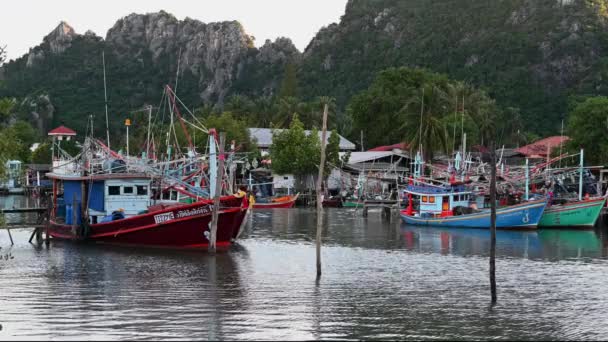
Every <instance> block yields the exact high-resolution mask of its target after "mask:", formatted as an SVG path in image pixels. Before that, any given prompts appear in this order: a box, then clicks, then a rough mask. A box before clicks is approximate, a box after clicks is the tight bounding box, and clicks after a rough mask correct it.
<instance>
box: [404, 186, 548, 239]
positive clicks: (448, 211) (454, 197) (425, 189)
mask: <svg viewBox="0 0 608 342" xmlns="http://www.w3.org/2000/svg"><path fill="white" fill-rule="evenodd" d="M405 192H406V193H407V194H408V207H407V209H405V210H402V211H401V218H402V219H403V221H404V222H405V223H406V224H409V225H422V226H437V227H450V228H456V227H461V228H485V229H489V228H490V215H491V213H490V209H482V210H477V209H475V208H471V206H470V203H471V200H472V195H473V194H472V192H471V191H467V190H466V189H465V188H464V186H462V185H450V186H449V187H439V186H431V185H409V186H408V187H407V188H406V190H405ZM414 197H416V198H417V199H419V203H420V205H419V209H418V210H414V209H413V202H414ZM546 204H547V201H546V200H545V199H541V200H533V201H527V202H523V203H521V204H517V205H511V206H505V207H502V208H498V209H497V210H496V228H499V229H508V228H511V229H535V228H536V227H537V225H538V222H539V221H540V218H541V216H542V214H543V211H544V209H545V206H546Z"/></svg>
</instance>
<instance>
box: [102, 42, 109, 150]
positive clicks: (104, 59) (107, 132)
mask: <svg viewBox="0 0 608 342" xmlns="http://www.w3.org/2000/svg"><path fill="white" fill-rule="evenodd" d="M101 59H102V61H103V97H104V102H105V105H106V143H107V145H108V150H109V149H110V125H109V123H108V91H107V88H106V56H105V52H104V51H101Z"/></svg>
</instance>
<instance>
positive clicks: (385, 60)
mask: <svg viewBox="0 0 608 342" xmlns="http://www.w3.org/2000/svg"><path fill="white" fill-rule="evenodd" d="M279 29H280V28H279ZM253 43H254V41H253V37H251V36H249V35H248V34H247V33H246V32H245V30H244V28H243V27H242V26H241V25H240V24H239V23H238V22H236V21H228V22H218V23H202V22H200V21H198V20H194V19H190V18H186V19H184V20H177V19H176V18H175V17H173V16H172V15H171V14H168V13H166V12H163V11H161V12H158V13H148V14H131V15H128V16H126V17H124V18H122V19H120V20H118V21H117V22H116V24H115V25H114V26H113V27H112V28H111V29H110V30H109V31H108V32H107V34H106V36H105V38H102V37H99V36H97V35H95V34H94V33H92V32H87V33H85V34H77V33H75V32H74V30H73V29H72V28H71V27H70V26H69V25H68V24H67V23H63V22H62V23H61V24H60V25H59V26H58V27H57V28H56V29H54V30H53V31H52V32H51V33H50V34H49V35H48V36H46V37H45V38H44V39H43V42H42V43H41V44H40V45H39V46H36V47H34V48H32V49H31V50H30V52H29V53H28V54H26V55H24V56H22V57H21V58H18V59H17V60H14V61H9V62H7V63H5V64H4V65H3V66H2V67H1V68H0V97H2V96H16V97H19V98H26V97H27V98H30V99H36V98H39V97H40V96H41V95H42V96H43V97H42V98H44V99H47V98H48V99H50V101H51V102H52V108H53V109H54V114H53V115H50V116H51V117H52V118H53V119H52V120H53V123H54V124H59V123H61V122H63V123H65V124H67V125H69V126H72V127H73V128H75V129H78V130H84V126H85V125H86V119H85V117H86V116H88V115H90V114H93V115H97V116H98V117H100V118H101V117H102V115H103V108H104V97H103V74H102V71H103V69H102V51H104V52H105V61H106V69H107V85H108V102H109V108H110V115H111V116H112V120H111V123H112V124H113V125H115V127H117V128H118V127H120V125H121V123H122V119H124V118H125V117H126V116H127V115H128V113H129V111H133V110H137V109H138V108H141V107H142V106H144V105H147V104H152V105H156V104H158V103H159V101H160V97H161V92H162V88H163V86H164V85H165V84H171V85H172V86H175V82H176V76H177V75H179V76H178V82H177V87H178V94H179V95H180V97H181V98H182V99H183V100H184V102H185V103H187V104H188V105H189V106H191V107H197V106H201V105H206V106H215V107H216V108H221V107H222V105H223V103H225V102H226V100H227V99H228V98H229V97H230V96H232V95H235V94H240V95H249V96H252V97H257V96H272V95H275V94H277V93H278V89H279V88H280V87H281V81H282V80H283V77H284V75H285V74H286V70H290V72H291V73H292V74H291V77H292V80H294V82H292V84H297V94H298V96H300V97H301V98H303V99H306V100H308V99H313V98H316V97H317V96H332V97H335V98H336V100H337V101H336V102H337V107H338V110H339V111H344V110H345V109H346V107H347V104H348V102H349V100H350V99H351V97H352V96H353V95H354V94H356V93H358V92H359V91H361V90H363V89H365V88H366V87H368V86H369V84H370V83H371V81H372V80H373V78H374V76H375V75H376V73H377V72H378V71H380V70H383V69H386V68H388V67H398V66H411V67H413V66H416V67H424V68H428V69H430V70H432V71H435V72H440V73H445V74H447V75H448V76H449V77H450V78H452V79H456V80H463V81H467V82H470V83H472V84H473V85H475V86H477V87H482V88H484V89H485V90H487V91H488V93H489V94H490V95H491V96H492V97H493V98H495V99H496V100H497V101H498V103H499V105H500V106H502V107H516V108H519V110H520V112H521V116H522V117H523V118H524V121H525V124H526V126H525V129H526V130H533V131H536V132H537V133H540V134H550V133H553V132H557V130H558V127H559V126H560V123H561V119H563V118H564V116H565V114H566V112H567V109H568V104H569V100H571V99H576V98H577V97H579V96H584V95H608V83H607V82H608V58H607V57H605V56H606V55H608V0H494V1H479V0H435V1H428V0H350V1H348V3H347V5H346V9H345V13H344V15H343V16H342V18H341V20H340V22H339V23H333V24H330V25H328V26H326V27H324V28H323V29H321V30H320V31H319V32H318V34H317V35H316V36H315V37H314V39H312V41H311V42H310V44H309V45H308V47H307V48H306V49H305V51H304V52H303V53H300V52H299V51H298V50H297V49H296V48H295V47H294V45H293V44H292V42H291V41H290V40H289V39H288V38H279V39H277V40H276V41H274V42H271V41H266V42H265V43H264V44H263V45H262V46H261V47H260V48H256V47H254V44H253ZM178 64H179V73H177V68H178ZM294 70H297V72H294ZM294 73H295V75H294ZM295 78H297V82H295ZM47 95H48V97H47ZM464 105H465V106H466V103H465V104H464ZM44 117H49V115H44ZM340 117H342V118H347V116H344V115H341V116H340ZM99 121H100V120H98V122H99ZM43 126H44V125H43ZM98 126H102V125H101V124H98ZM346 126H347V125H346ZM342 133H346V134H348V132H342Z"/></svg>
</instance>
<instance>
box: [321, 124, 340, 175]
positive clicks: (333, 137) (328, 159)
mask: <svg viewBox="0 0 608 342" xmlns="http://www.w3.org/2000/svg"><path fill="white" fill-rule="evenodd" d="M340 164H341V161H340V135H339V134H338V132H337V131H336V130H335V129H334V130H332V131H331V133H330V135H329V138H328V139H327V148H326V149H325V175H326V177H327V176H329V174H330V173H331V170H332V169H333V168H335V167H340V166H341V165H340Z"/></svg>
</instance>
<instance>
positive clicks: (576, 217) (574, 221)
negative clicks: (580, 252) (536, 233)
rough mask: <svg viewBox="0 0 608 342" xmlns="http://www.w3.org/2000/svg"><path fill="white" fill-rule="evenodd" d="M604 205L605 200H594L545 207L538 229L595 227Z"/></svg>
mask: <svg viewBox="0 0 608 342" xmlns="http://www.w3.org/2000/svg"><path fill="white" fill-rule="evenodd" d="M605 203H606V198H596V199H590V200H582V201H574V202H566V203H564V204H558V205H551V206H547V207H546V208H545V211H544V213H543V216H542V217H541V219H540V222H539V223H538V227H539V228H543V227H587V228H591V227H593V226H594V225H595V222H596V221H597V218H598V217H599V216H600V213H601V211H602V207H603V206H604V204H605Z"/></svg>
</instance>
